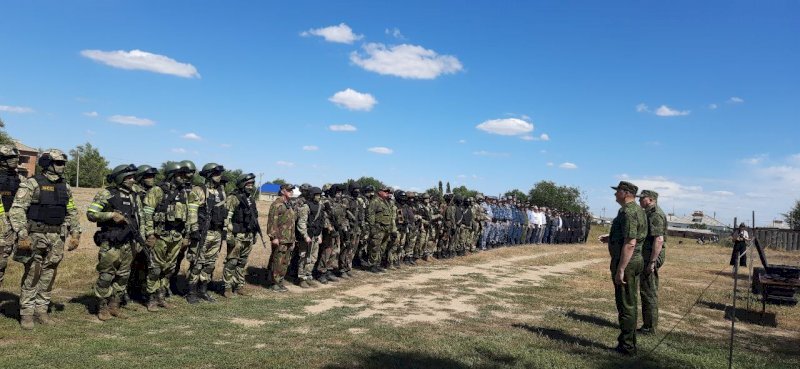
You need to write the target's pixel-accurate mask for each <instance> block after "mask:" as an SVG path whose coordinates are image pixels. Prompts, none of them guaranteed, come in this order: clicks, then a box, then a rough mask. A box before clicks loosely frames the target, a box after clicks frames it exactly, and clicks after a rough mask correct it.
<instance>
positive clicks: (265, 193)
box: [259, 183, 281, 201]
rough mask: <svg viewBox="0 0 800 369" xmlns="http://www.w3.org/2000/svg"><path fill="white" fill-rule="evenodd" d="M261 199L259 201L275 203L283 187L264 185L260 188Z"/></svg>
mask: <svg viewBox="0 0 800 369" xmlns="http://www.w3.org/2000/svg"><path fill="white" fill-rule="evenodd" d="M259 191H260V192H261V197H259V199H261V200H265V201H275V200H276V199H277V198H278V195H279V193H280V192H281V185H279V184H275V183H264V184H262V185H261V188H259Z"/></svg>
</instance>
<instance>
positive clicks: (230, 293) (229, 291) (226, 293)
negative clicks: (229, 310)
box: [222, 287, 234, 299]
mask: <svg viewBox="0 0 800 369" xmlns="http://www.w3.org/2000/svg"><path fill="white" fill-rule="evenodd" d="M233 296H234V295H233V289H232V288H230V287H225V291H224V292H222V297H224V298H226V299H231V298H233Z"/></svg>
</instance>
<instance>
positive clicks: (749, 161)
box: [740, 154, 767, 165]
mask: <svg viewBox="0 0 800 369" xmlns="http://www.w3.org/2000/svg"><path fill="white" fill-rule="evenodd" d="M765 159H767V154H758V155H756V156H753V157H749V158H744V159H742V160H740V161H741V162H742V163H744V164H749V165H757V164H761V162H763V161H764V160H765Z"/></svg>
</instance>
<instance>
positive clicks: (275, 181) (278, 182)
mask: <svg viewBox="0 0 800 369" xmlns="http://www.w3.org/2000/svg"><path fill="white" fill-rule="evenodd" d="M270 183H273V184H276V185H282V184H286V183H287V182H286V180H285V179H283V178H275V179H273V180H272V182H270Z"/></svg>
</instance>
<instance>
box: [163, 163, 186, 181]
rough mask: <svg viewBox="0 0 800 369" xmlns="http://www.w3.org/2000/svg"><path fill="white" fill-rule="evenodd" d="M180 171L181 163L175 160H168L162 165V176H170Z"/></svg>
mask: <svg viewBox="0 0 800 369" xmlns="http://www.w3.org/2000/svg"><path fill="white" fill-rule="evenodd" d="M181 171H182V169H181V164H180V163H177V162H170V163H167V165H165V166H164V176H166V177H167V178H172V177H173V176H174V175H176V174H178V173H180V172H181Z"/></svg>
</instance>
